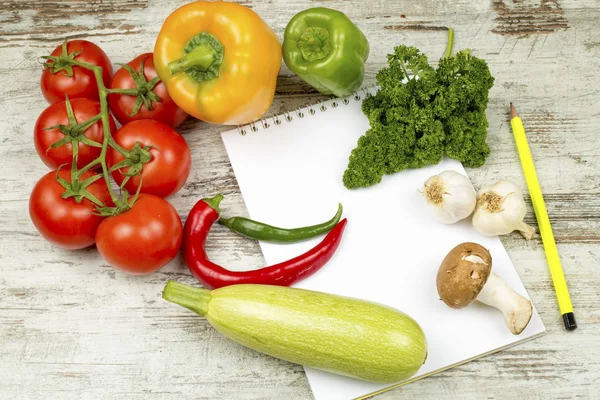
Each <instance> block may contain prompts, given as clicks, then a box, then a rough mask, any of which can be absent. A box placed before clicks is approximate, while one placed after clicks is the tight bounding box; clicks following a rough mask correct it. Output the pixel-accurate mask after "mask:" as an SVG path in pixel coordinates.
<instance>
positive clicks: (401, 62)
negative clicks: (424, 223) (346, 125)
mask: <svg viewBox="0 0 600 400" xmlns="http://www.w3.org/2000/svg"><path fill="white" fill-rule="evenodd" d="M449 46H451V42H450V43H449ZM447 53H448V52H447ZM388 64H389V66H388V67H386V68H384V69H382V70H381V71H379V73H378V74H377V82H378V84H379V86H380V90H379V91H378V92H377V94H375V95H374V96H368V97H367V98H366V99H365V100H364V101H363V104H362V110H363V112H364V114H365V115H366V116H367V117H368V118H369V123H370V126H371V128H370V129H369V130H368V131H367V132H366V133H365V134H364V135H363V136H362V137H361V138H360V139H359V140H358V146H357V147H356V148H355V149H354V150H352V152H351V154H350V158H349V163H348V167H347V169H346V171H345V172H344V177H343V182H344V185H345V186H346V187H347V188H349V189H352V188H358V187H367V186H372V185H375V184H377V183H379V182H380V181H381V178H382V177H383V175H386V174H393V173H396V172H399V171H402V170H404V169H407V168H421V167H424V166H426V165H432V164H437V163H439V162H440V161H441V160H442V158H443V157H444V155H447V156H449V157H451V158H455V159H457V160H459V161H461V162H462V163H463V164H464V165H465V166H466V167H479V166H481V165H483V164H484V163H485V160H486V158H487V156H488V155H489V153H490V149H489V147H488V145H487V143H486V137H487V127H488V121H487V118H486V115H485V110H486V108H487V104H488V93H489V90H490V89H491V88H492V86H493V84H494V78H493V77H492V75H491V73H490V71H489V69H488V66H487V63H486V62H485V61H484V60H481V59H479V58H476V57H473V56H471V55H470V54H469V50H463V51H461V52H459V53H457V54H456V55H455V56H453V57H446V58H444V59H442V60H440V63H439V65H438V68H437V69H434V68H432V67H431V66H430V65H429V62H428V59H427V56H426V55H424V54H422V53H421V52H420V51H419V50H418V49H417V48H415V47H409V46H397V47H395V48H394V53H393V54H389V55H388Z"/></svg>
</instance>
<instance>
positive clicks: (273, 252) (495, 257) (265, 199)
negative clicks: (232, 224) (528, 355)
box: [222, 89, 545, 400]
mask: <svg viewBox="0 0 600 400" xmlns="http://www.w3.org/2000/svg"><path fill="white" fill-rule="evenodd" d="M369 90H370V91H371V92H373V91H374V90H375V89H369ZM367 92H368V90H363V91H360V92H357V93H356V94H354V95H352V96H349V97H347V98H344V99H332V100H329V101H325V102H323V103H319V104H317V105H313V106H309V107H305V108H301V109H298V110H294V111H292V112H289V113H284V114H282V115H279V116H275V117H270V118H266V119H263V120H260V121H258V122H255V123H253V124H250V125H248V126H243V127H238V128H237V129H233V130H230V131H227V132H224V133H223V134H222V139H223V142H224V144H225V148H226V150H227V153H228V156H229V159H230V160H231V165H232V167H233V171H234V173H235V176H236V178H237V181H238V184H239V187H240V190H241V193H242V196H243V199H244V202H245V204H246V207H247V210H248V213H249V216H250V217H251V218H253V219H256V220H259V221H262V222H266V223H268V224H271V225H276V226H282V227H299V226H306V225H312V224H316V223H320V222H322V221H325V220H328V219H329V218H331V216H333V214H334V213H335V211H336V209H337V205H338V203H342V205H343V207H344V214H343V217H346V218H347V219H348V224H347V226H346V230H345V232H344V236H343V238H342V241H341V244H340V246H339V247H338V249H337V252H336V253H335V255H334V256H333V258H332V259H331V260H330V261H329V262H328V263H327V264H326V265H325V266H324V267H323V268H322V269H321V270H319V271H318V272H317V273H315V274H314V275H313V276H311V277H309V278H307V279H305V280H303V281H300V282H298V283H296V284H294V287H298V288H304V289H310V290H317V291H322V292H327V293H333V294H339V295H344V296H350V297H355V298H360V299H365V300H370V301H374V302H378V303H382V304H385V305H388V306H391V307H394V308H397V309H399V310H401V311H402V312H404V313H407V314H408V315H410V316H411V317H412V318H414V319H415V320H416V321H417V322H418V323H419V325H420V326H421V328H422V329H423V331H424V333H425V336H426V338H427V346H428V357H427V360H426V362H425V364H424V365H423V366H422V367H421V369H420V370H419V371H418V372H417V373H416V374H415V375H414V376H412V377H411V378H409V379H408V380H406V381H404V382H397V383H395V384H392V385H389V384H378V383H370V382H365V381H362V380H358V379H353V378H348V377H343V376H339V375H335V374H332V373H328V372H324V371H320V370H316V369H312V368H305V370H306V375H307V377H308V381H309V384H310V386H311V390H312V392H313V395H314V397H315V399H316V400H336V399H352V398H360V397H365V396H369V395H372V394H375V393H378V392H380V391H384V390H388V389H390V388H393V387H397V386H399V385H403V384H406V383H409V382H412V381H414V380H416V379H420V378H423V377H426V376H428V375H431V374H434V373H436V372H440V371H442V370H445V369H448V368H451V367H453V366H456V365H458V364H461V363H464V362H467V361H470V360H473V359H475V358H478V357H481V356H484V355H487V354H490V353H492V352H495V351H498V350H501V349H504V348H506V347H509V346H512V345H516V344H518V343H521V342H523V341H525V340H528V339H532V338H534V337H537V336H539V335H541V334H542V333H543V332H544V331H545V328H544V325H543V323H542V321H541V319H540V317H539V315H538V313H537V312H536V311H535V305H534V314H533V316H532V319H531V322H530V323H529V325H528V326H527V328H526V329H525V330H524V331H523V332H522V333H521V334H520V335H518V336H515V335H513V334H511V333H510V332H509V330H508V328H507V327H506V325H505V323H504V318H503V316H502V314H501V312H500V311H498V310H496V309H494V308H491V307H489V306H486V305H483V304H481V303H477V302H476V303H474V304H471V305H470V306H469V307H467V308H464V309H460V310H456V309H452V308H450V307H448V306H446V305H445V304H444V303H443V302H442V301H441V300H440V299H439V296H438V293H437V289H436V275H437V271H438V268H439V266H440V264H441V261H442V260H443V258H444V257H445V255H446V254H447V253H448V251H450V250H451V249H452V248H453V247H454V246H456V245H457V244H459V243H462V242H467V241H472V242H477V243H480V244H481V245H483V246H485V247H486V248H487V249H489V251H490V253H491V255H492V270H493V271H494V272H496V273H497V274H498V275H500V277H502V278H503V279H504V280H505V281H506V282H507V283H508V284H509V285H510V286H511V287H512V288H513V289H514V290H515V291H517V292H518V293H520V294H521V295H523V296H525V297H527V298H529V296H528V294H527V291H526V290H525V288H524V286H523V283H522V282H521V280H520V278H519V275H518V273H517V270H516V269H515V267H514V266H513V264H512V262H511V260H510V258H509V256H508V254H507V252H506V251H505V249H504V247H503V245H502V243H501V241H500V240H499V238H498V237H485V236H482V235H480V234H478V233H477V231H475V229H474V228H473V227H472V226H471V223H470V220H469V219H467V220H463V221H461V222H459V223H457V224H453V225H444V224H442V223H440V222H438V221H436V220H435V219H434V218H433V215H432V213H430V212H429V210H428V209H427V208H426V204H425V200H424V199H423V197H422V195H421V193H420V192H419V189H420V188H422V185H423V183H424V182H425V180H426V179H427V178H429V177H430V176H432V175H435V174H437V173H440V172H442V171H444V170H455V171H458V172H460V173H462V174H465V175H466V172H465V170H464V169H463V167H462V165H461V164H460V163H459V162H458V161H455V160H450V159H444V160H443V161H442V162H441V163H439V164H438V165H434V166H429V167H426V168H421V169H415V170H406V171H402V172H399V173H397V174H394V175H386V176H384V178H383V180H382V182H381V183H380V184H378V185H375V186H372V187H369V188H365V189H358V190H356V189H354V190H348V189H346V188H345V187H344V185H343V183H342V175H343V172H344V170H345V169H346V166H347V164H348V156H349V154H350V152H351V151H352V149H353V148H354V147H355V146H356V143H357V140H358V138H359V137H360V136H361V135H363V134H364V133H365V131H366V130H367V129H368V128H369V122H368V120H367V118H366V117H365V116H364V115H363V113H362V111H361V101H362V99H363V98H364V96H365V95H366V94H367ZM515 157H517V155H516V154H515ZM482 168H485V166H483V167H482ZM476 189H477V188H476ZM320 240H322V237H318V238H314V239H312V240H309V241H306V242H302V243H296V244H285V245H282V244H272V243H264V242H261V243H260V246H261V250H262V252H263V255H264V258H265V261H266V263H267V265H272V264H275V263H278V262H281V261H284V260H287V259H290V258H292V257H295V256H297V255H299V254H302V253H304V252H305V251H307V250H308V249H310V248H311V247H313V246H315V245H316V244H317V243H318V242H319V241H320Z"/></svg>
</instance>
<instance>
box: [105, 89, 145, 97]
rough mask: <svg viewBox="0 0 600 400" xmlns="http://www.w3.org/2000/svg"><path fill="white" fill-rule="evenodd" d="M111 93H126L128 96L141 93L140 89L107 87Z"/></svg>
mask: <svg viewBox="0 0 600 400" xmlns="http://www.w3.org/2000/svg"><path fill="white" fill-rule="evenodd" d="M106 91H107V92H108V93H110V94H126V95H128V96H137V95H138V93H139V90H138V89H106Z"/></svg>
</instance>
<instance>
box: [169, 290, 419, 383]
mask: <svg viewBox="0 0 600 400" xmlns="http://www.w3.org/2000/svg"><path fill="white" fill-rule="evenodd" d="M163 298H164V299H166V300H168V301H170V302H173V303H176V304H179V305H181V306H183V307H186V308H188V309H190V310H192V311H194V312H195V313H197V314H199V315H201V316H204V317H206V319H207V320H208V322H209V323H210V324H211V325H212V326H213V327H214V328H215V329H217V330H218V331H219V332H221V333H222V334H223V335H225V336H227V337H228V338H230V339H231V340H233V341H235V342H238V343H240V344H242V345H244V346H246V347H249V348H251V349H254V350H257V351H260V352H262V353H265V354H268V355H271V356H273V357H277V358H280V359H282V360H286V361H290V362H293V363H297V364H301V365H304V366H308V367H313V368H317V369H321V370H325V371H329V372H333V373H336V374H340V375H346V376H351V377H354V378H359V379H363V380H367V381H372V382H382V383H393V382H399V381H402V380H404V379H407V378H409V377H411V376H412V375H414V374H415V373H416V372H417V371H418V370H419V368H420V367H421V365H423V363H424V362H425V359H426V357H427V345H426V340H425V336H424V334H423V331H422V330H421V328H420V326H419V325H418V324H417V322H416V321H415V320H413V319H412V318H411V317H409V316H408V315H406V314H404V313H402V312H400V311H398V310H395V309H393V308H390V307H387V306H383V305H380V304H376V303H372V302H367V301H363V300H358V299H353V298H348V297H341V296H336V295H332V294H326V293H321V292H314V291H310V290H303V289H294V288H289V287H282V286H269V285H233V286H226V287H222V288H219V289H216V290H213V291H210V290H208V289H202V288H196V287H192V286H188V285H185V284H182V283H179V282H174V281H169V282H168V283H167V285H166V286H165V289H164V291H163Z"/></svg>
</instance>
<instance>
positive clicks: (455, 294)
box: [437, 242, 533, 335]
mask: <svg viewBox="0 0 600 400" xmlns="http://www.w3.org/2000/svg"><path fill="white" fill-rule="evenodd" d="M437 290H438V294H439V295H440V299H441V300H442V301H443V302H444V303H446V304H447V305H448V306H450V307H452V308H463V307H467V306H468V305H469V304H471V303H472V302H474V301H475V300H477V301H480V302H482V303H484V304H487V305H489V306H492V307H495V308H497V309H499V310H500V311H502V313H503V314H504V320H505V322H506V325H507V326H508V328H509V329H510V331H511V332H512V333H513V334H514V335H518V334H520V333H521V332H523V330H524V329H525V327H526V326H527V325H528V324H529V321H530V320H531V315H532V314H533V306H532V304H531V301H529V300H527V299H526V298H525V297H523V296H521V295H520V294H518V293H517V292H515V291H514V290H512V289H511V288H510V287H509V286H508V284H507V283H506V282H505V281H504V280H503V279H502V278H500V277H499V276H498V275H496V274H495V273H493V272H492V256H491V255H490V252H489V251H487V249H485V248H484V247H483V246H481V245H479V244H477V243H471V242H467V243H461V244H459V245H458V246H456V247H455V248H453V249H452V250H450V252H449V253H448V254H447V255H446V257H445V258H444V261H442V265H441V266H440V269H439V270H438V275H437Z"/></svg>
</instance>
